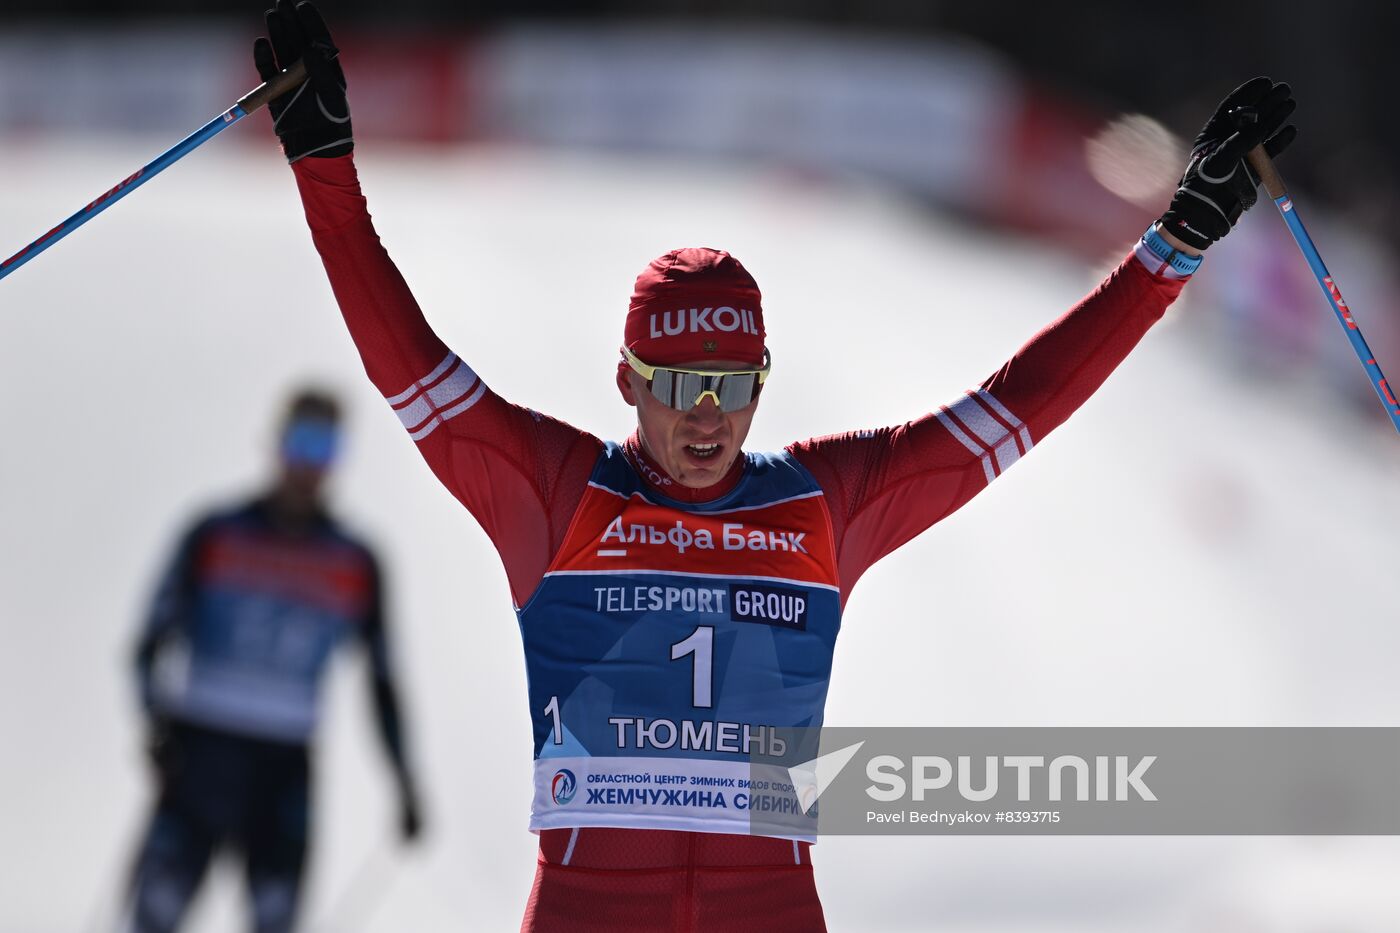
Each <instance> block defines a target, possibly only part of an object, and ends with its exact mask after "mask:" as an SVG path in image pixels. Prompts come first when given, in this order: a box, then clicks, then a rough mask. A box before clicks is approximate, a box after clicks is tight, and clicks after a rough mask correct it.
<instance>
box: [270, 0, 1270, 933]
mask: <svg viewBox="0 0 1400 933" xmlns="http://www.w3.org/2000/svg"><path fill="white" fill-rule="evenodd" d="M267 25H268V31H269V37H270V38H268V39H259V40H258V42H257V43H256V44H255V48H254V57H255V60H256V63H257V66H258V70H259V72H260V74H261V75H262V76H263V78H264V79H267V78H270V77H272V76H273V75H275V74H276V73H277V71H278V70H279V67H285V66H287V65H289V64H290V63H291V62H292V61H295V60H297V59H302V60H304V61H305V63H306V65H307V70H308V73H309V75H310V77H309V78H308V80H307V82H306V83H305V84H303V85H302V86H301V87H300V88H299V89H298V90H296V91H295V92H291V93H289V94H287V95H285V96H284V97H282V98H280V99H278V100H277V101H274V102H273V104H272V106H271V111H272V115H273V118H274V121H275V123H274V125H275V128H276V130H277V132H278V135H279V136H280V138H281V140H282V144H283V150H284V152H285V153H286V155H287V158H288V160H289V162H290V163H291V165H292V170H293V174H294V176H295V178H296V183H297V186H298V188H299V190H300V193H301V198H302V202H303V204H304V206H305V210H306V217H307V222H308V224H309V226H310V228H311V233H312V238H313V240H314V241H315V244H316V248H317V249H318V251H319V252H320V254H321V257H322V260H323V261H324V263H325V267H326V272H327V275H328V276H329V278H330V283H331V287H332V289H333V291H334V293H335V296H336V300H337V302H338V303H339V305H340V309H341V312H342V313H343V315H344V318H345V322H346V325H347V327H348V328H349V331H350V335H351V337H352V338H353V339H354V342H355V345H356V347H357V348H358V350H359V353H360V356H361V358H362V360H363V362H364V366H365V369H366V371H367V373H368V375H369V377H370V379H371V380H372V381H373V383H374V385H375V386H376V387H377V388H378V389H379V391H380V392H381V393H383V395H384V396H385V398H386V400H387V401H388V402H389V404H390V406H391V407H392V408H393V410H394V411H395V413H396V414H397V415H398V417H399V419H400V421H401V422H402V424H403V426H404V428H405V429H406V430H407V431H408V433H409V435H410V437H411V438H412V440H413V441H414V443H416V444H417V446H418V449H419V451H420V452H421V453H422V455H423V458H424V459H425V460H426V461H427V463H428V465H429V466H430V467H431V468H432V470H433V472H434V473H435V474H436V475H437V477H438V479H439V480H440V481H441V482H442V483H443V484H444V485H445V486H446V487H447V488H448V489H449V490H450V491H451V492H452V494H453V495H454V496H456V498H457V499H458V500H459V501H460V502H461V503H462V504H463V505H464V506H466V508H467V509H468V511H470V512H471V514H472V515H473V516H474V517H475V518H476V519H477V521H478V522H479V523H480V524H481V526H482V528H483V529H484V530H485V531H486V533H487V535H489V536H490V538H491V540H492V542H493V543H494V544H495V546H496V548H497V550H498V551H499V552H500V555H501V558H502V561H503V563H504V565H505V570H506V575H507V576H508V578H509V581H510V588H511V594H512V597H513V600H514V603H515V607H516V610H517V613H518V614H519V617H520V626H521V631H522V635H523V637H524V640H525V649H526V663H527V670H528V672H529V675H530V678H529V679H530V684H529V694H530V696H529V701H530V707H531V715H532V718H533V722H534V739H535V788H534V805H533V806H532V811H531V821H530V827H531V829H532V830H534V831H536V832H537V833H538V834H539V837H540V849H539V860H538V868H537V873H536V877H535V884H534V888H533V890H532V891H531V894H530V899H529V903H528V906H527V908H526V913H525V920H524V924H523V926H522V929H524V930H534V931H552V930H566V929H567V930H618V929H628V930H725V931H743V930H754V931H760V930H762V931H767V933H774V931H789V930H791V931H798V930H801V931H809V930H820V929H824V928H825V924H824V921H823V918H822V909H821V904H820V901H819V900H818V898H817V894H816V889H815V886H814V883H813V876H812V869H811V859H810V851H809V849H810V845H811V842H812V839H811V838H810V837H809V836H805V835H802V834H800V833H795V834H790V835H772V836H765V835H755V834H752V833H751V832H750V827H749V825H748V823H747V821H746V819H745V814H744V813H743V811H742V808H743V806H744V803H745V799H744V795H742V794H738V793H734V794H731V795H729V796H726V794H725V793H724V792H723V791H713V792H712V791H696V790H693V789H692V790H689V791H685V792H681V791H676V792H663V791H660V790H657V789H655V788H647V787H645V786H642V787H629V786H623V785H621V784H616V785H610V784H609V782H611V781H616V780H619V777H618V775H619V773H620V772H628V773H631V774H641V775H643V776H644V777H645V776H646V775H647V774H648V769H653V770H655V769H660V770H664V771H665V772H667V773H672V774H679V775H680V776H682V777H684V778H687V782H688V784H689V785H691V786H692V787H693V786H695V785H702V786H723V785H724V783H725V782H726V781H730V780H732V778H733V776H734V775H736V774H742V773H744V772H743V770H742V769H743V768H744V767H745V764H746V762H747V754H746V753H747V752H749V751H751V750H752V749H753V748H754V747H755V745H759V746H761V745H762V743H763V742H764V741H765V738H764V737H765V736H767V735H769V734H771V733H769V732H767V731H765V730H768V729H770V728H782V727H792V726H818V725H820V722H821V714H822V705H823V703H824V701H825V696H826V683H827V678H828V676H829V673H830V662H831V651H832V649H833V647H834V640H835V636H836V631H837V629H838V627H839V621H840V613H841V608H842V607H843V606H844V604H845V601H846V599H847V597H848V596H849V595H850V592H851V589H852V587H853V586H854V585H855V583H856V581H857V580H858V579H859V578H860V576H861V574H862V573H864V572H865V570H866V569H867V568H869V567H870V566H871V565H872V564H873V563H874V562H875V561H877V560H879V559H880V558H881V557H882V556H884V555H886V554H888V553H890V552H891V551H893V550H894V549H895V548H897V547H899V546H900V545H901V544H903V543H904V542H906V541H908V540H910V539H911V538H913V537H914V536H916V535H918V534H919V533H921V532H922V531H924V530H925V529H927V528H929V527H930V526H931V525H933V524H935V523H936V522H938V521H939V520H940V519H942V518H944V517H945V516H947V515H949V514H951V513H952V512H953V511H955V510H956V509H958V508H959V507H961V506H962V505H963V504H964V503H966V502H967V501H968V500H969V499H971V498H972V497H973V496H974V495H976V494H977V493H979V492H981V491H982V490H983V489H984V488H986V487H987V485H988V484H989V483H990V482H991V481H992V480H993V479H995V478H996V477H997V476H999V475H1000V474H1001V473H1002V472H1003V471H1005V470H1006V469H1007V468H1009V467H1010V466H1011V465H1012V464H1013V463H1015V462H1016V461H1017V460H1018V459H1020V458H1021V457H1023V456H1025V455H1026V454H1027V453H1029V452H1030V451H1031V449H1032V448H1033V447H1034V446H1035V445H1036V444H1038V443H1039V442H1040V441H1041V440H1042V439H1044V437H1045V436H1046V435H1047V434H1048V433H1049V432H1050V431H1052V430H1054V428H1055V427H1057V426H1058V425H1059V424H1061V423H1062V422H1063V421H1064V420H1065V419H1066V418H1068V417H1069V416H1070V414H1071V413H1073V412H1074V411H1075V409H1077V408H1078V407H1079V406H1080V405H1081V404H1083V403H1084V401H1085V400H1086V399H1088V398H1089V396H1090V395H1091V394H1093V392H1094V391H1096V390H1097V389H1098V387H1099V386H1100V385H1101V384H1102V383H1103V381H1104V380H1105V379H1106V378H1107V377H1108V375H1109V374H1110V373H1111V372H1112V371H1113V369H1114V368H1115V367H1116V366H1117V365H1118V364H1119V363H1120V362H1121V361H1122V360H1123V359H1124V357H1126V356H1127V354H1128V353H1129V352H1130V351H1131V350H1132V349H1133V347H1134V346H1136V345H1137V343H1138V341H1139V340H1140V339H1141V338H1142V336H1143V335H1144V334H1145V333H1146V332H1147V330H1148V328H1150V327H1151V326H1152V324H1153V323H1154V322H1156V321H1157V320H1158V319H1159V318H1160V317H1161V316H1162V314H1163V313H1164V312H1165V311H1166V309H1167V306H1168V305H1169V304H1171V302H1172V301H1173V300H1174V299H1175V298H1176V296H1177V295H1178V294H1179V293H1180V291H1181V289H1182V286H1183V284H1184V282H1185V281H1186V280H1187V279H1188V278H1189V276H1190V274H1191V272H1193V271H1194V269H1195V268H1196V266H1197V265H1198V264H1199V263H1200V254H1201V252H1202V250H1204V248H1205V247H1206V246H1208V245H1209V244H1210V243H1211V242H1213V241H1214V240H1216V239H1219V238H1220V237H1222V236H1224V235H1225V234H1226V233H1228V232H1229V230H1230V228H1231V226H1232V225H1233V224H1234V222H1235V221H1236V220H1237V219H1238V217H1239V216H1240V214H1241V212H1242V211H1243V210H1244V209H1246V208H1247V207H1249V206H1250V205H1251V204H1253V202H1254V199H1255V190H1254V179H1253V178H1252V177H1251V176H1250V175H1249V173H1248V171H1247V169H1246V168H1245V167H1244V163H1243V156H1244V153H1245V152H1246V151H1247V150H1248V149H1249V148H1251V147H1252V146H1254V145H1256V144H1260V143H1263V144H1265V145H1266V146H1267V148H1268V149H1269V151H1270V153H1271V154H1277V153H1278V152H1279V151H1281V150H1282V149H1283V148H1284V147H1285V146H1286V145H1287V144H1288V143H1289V142H1290V141H1291V140H1292V138H1293V135H1294V131H1293V129H1292V127H1285V126H1284V123H1285V121H1286V118H1287V116H1288V114H1289V113H1290V112H1291V111H1292V109H1293V102H1292V100H1291V99H1290V95H1289V89H1288V87H1287V85H1282V84H1274V83H1273V82H1272V81H1270V80H1268V79H1264V78H1257V79H1255V80H1253V81H1251V82H1249V83H1247V84H1245V85H1243V86H1241V87H1240V88H1238V89H1237V90H1236V91H1235V92H1233V93H1232V94H1231V95H1230V97H1228V98H1227V99H1226V100H1225V102H1224V103H1223V104H1222V105H1221V107H1220V109H1219V111H1218V112H1217V113H1216V114H1215V116H1213V117H1212V118H1211V120H1210V122H1209V123H1207V125H1206V127H1205V129H1204V130H1203V131H1202V133H1201V136H1200V137H1199V138H1198V139H1197V144H1196V148H1195V150H1194V151H1193V154H1192V159H1191V162H1190V164H1189V166H1188V168H1187V171H1186V174H1185V176H1184V177H1183V179H1182V184H1181V187H1180V188H1179V189H1178V191H1177V194H1176V196H1175V197H1174V198H1173V200H1172V202H1171V206H1170V208H1169V209H1168V210H1167V212H1166V213H1165V214H1164V215H1163V217H1162V219H1161V220H1160V221H1158V222H1157V223H1155V224H1153V225H1152V227H1150V228H1149V230H1148V231H1147V233H1145V234H1144V236H1143V238H1142V239H1141V240H1140V241H1139V242H1138V243H1137V245H1136V246H1135V247H1134V248H1133V250H1132V251H1131V252H1130V253H1129V254H1128V255H1127V256H1126V257H1125V258H1124V259H1123V261H1122V262H1121V263H1120V264H1119V266H1118V267H1117V268H1116V269H1115V270H1114V271H1113V272H1112V273H1110V274H1109V276H1108V277H1107V278H1106V279H1105V280H1104V281H1103V282H1102V283H1101V284H1100V285H1099V286H1098V287H1097V288H1095V289H1094V290H1093V292H1091V293H1090V294H1089V295H1088V296H1087V297H1085V298H1084V299H1083V300H1082V301H1080V302H1079V303H1078V304H1076V305H1075V306H1074V307H1073V308H1071V309H1070V310H1069V311H1068V312H1067V313H1066V314H1065V315H1064V316H1062V317H1061V318H1060V319H1059V320H1057V321H1055V322H1054V323H1052V324H1051V325H1050V326H1048V327H1047V328H1045V329H1044V330H1043V331H1041V332H1040V333H1039V334H1037V335H1036V336H1035V337H1034V338H1032V339H1031V341H1030V342H1029V343H1027V344H1026V345H1025V346H1023V347H1022V348H1021V349H1020V350H1019V351H1017V352H1016V354H1015V355H1013V356H1012V357H1011V359H1010V360H1008V361H1007V362H1006V364H1005V365H1003V366H1002V367H1001V368H1000V369H998V370H997V371H996V372H995V373H993V374H992V375H991V376H990V377H988V378H987V380H986V381H985V382H983V383H982V384H981V386H979V387H977V388H976V389H973V390H971V391H969V392H967V393H965V394H964V395H963V396H961V397H960V398H957V399H954V400H952V401H951V402H950V403H949V404H948V405H945V406H940V407H938V408H936V409H935V410H933V411H931V412H928V413H927V414H924V415H922V416H920V417H917V418H915V419H914V420H912V421H908V422H906V423H904V424H900V425H895V426H892V427H888V428H883V429H880V430H873V431H861V432H855V433H848V434H840V435H832V436H828V437H819V438H813V439H810V440H805V441H800V442H797V443H794V444H791V445H789V446H788V447H787V448H786V449H784V450H783V451H782V452H780V453H775V454H755V453H746V452H744V451H743V443H744V439H745V436H746V435H747V433H748V430H749V425H750V423H751V421H752V419H753V417H754V415H755V413H756V411H757V408H758V402H759V399H760V397H761V391H762V388H763V385H764V383H765V382H766V380H767V379H768V376H769V373H770V370H771V367H770V362H769V360H770V357H769V355H768V352H767V346H766V334H765V329H764V323H763V310H762V300H761V295H760V292H759V289H758V286H757V284H756V283H755V281H754V279H753V277H752V276H751V275H750V274H749V273H748V271H747V270H745V269H744V267H743V266H742V265H741V264H740V263H739V262H738V260H736V259H735V258H734V257H732V256H730V255H729V254H728V253H725V252H723V251H720V250H713V249H697V248H691V249H679V250H673V251H671V252H669V253H667V254H665V255H663V256H661V257H659V258H658V259H656V260H654V261H653V262H652V263H651V264H650V265H648V266H647V268H646V269H644V270H643V272H642V274H641V275H640V276H639V277H638V279H637V282H636V286H635V290H634V293H633V295H632V299H631V303H630V306H629V309H628V312H627V317H626V323H625V328H624V336H623V346H622V348H621V354H620V355H621V359H620V360H619V362H618V366H617V386H618V390H619V392H620V393H621V395H622V398H623V400H624V401H625V402H626V403H627V404H628V405H631V406H634V407H635V408H636V409H637V421H638V427H637V430H636V431H635V432H634V433H633V434H632V435H631V436H630V437H628V438H627V439H626V440H625V441H623V442H622V443H620V444H615V443H611V442H604V441H602V440H600V439H598V438H597V437H595V436H593V435H592V434H589V433H588V432H586V431H582V430H579V429H578V428H575V427H572V426H570V425H567V424H564V423H563V422H560V421H557V420H555V419H552V418H549V417H548V416H545V415H542V414H539V413H537V412H534V411H531V410H530V409H527V408H524V407H521V406H518V405H514V404H512V403H510V402H509V401H507V400H506V399H504V398H502V397H501V396H499V395H497V394H496V393H495V392H493V391H492V390H491V389H490V388H489V387H488V386H487V385H486V384H485V382H483V381H482V380H481V378H480V377H479V376H477V374H476V373H475V371H474V370H473V369H472V368H471V366H470V365H469V364H468V363H467V362H466V361H465V360H464V359H462V358H460V357H459V356H457V354H456V353H454V352H453V351H452V350H450V349H449V348H448V347H447V346H446V345H444V344H443V342H442V341H441V340H439V339H438V337H437V335H436V334H434V332H433V330H432V328H431V327H430V326H429V324H428V322H427V320H426V319H425V318H424V316H423V314H422V312H421V311H420V310H419V308H418V305H417V303H416V302H415V300H414V298H413V295H412V294H411V292H410V291H409V288H408V286H407V284H406V283H405V282H404V280H403V278H402V276H400V274H399V272H398V270H397V269H396V268H395V266H394V264H393V262H392V261H391V260H390V258H389V256H388V254H387V253H386V252H385V250H384V248H383V247H382V246H381V245H380V242H379V237H378V235H377V234H376V233H375V230H374V227H373V225H372V223H371V221H370V215H369V213H368V211H367V208H366V202H365V198H364V196H363V195H362V194H361V191H360V185H359V180H358V178H357V175H356V170H355V165H354V161H353V156H352V149H353V136H352V133H351V124H350V118H349V117H350V114H349V107H348V104H347V101H346V96H345V80H344V75H343V73H342V71H341V66H340V63H339V60H338V57H337V52H336V49H335V47H334V45H333V44H332V42H331V38H330V34H329V32H328V30H327V29H326V27H325V24H324V22H323V21H322V20H321V17H320V16H319V14H318V13H317V12H316V10H315V8H314V7H312V6H311V5H310V4H309V3H301V4H300V5H297V6H295V7H294V6H293V4H292V2H291V0H279V3H278V5H277V8H276V9H275V10H272V11H269V13H268V16H267ZM1242 108H1248V110H1249V111H1250V113H1251V114H1252V115H1253V117H1254V120H1253V121H1252V122H1246V121H1243V120H1241V119H1239V113H1240V112H1241V109H1242ZM658 773H659V772H658ZM648 779H649V778H648Z"/></svg>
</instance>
